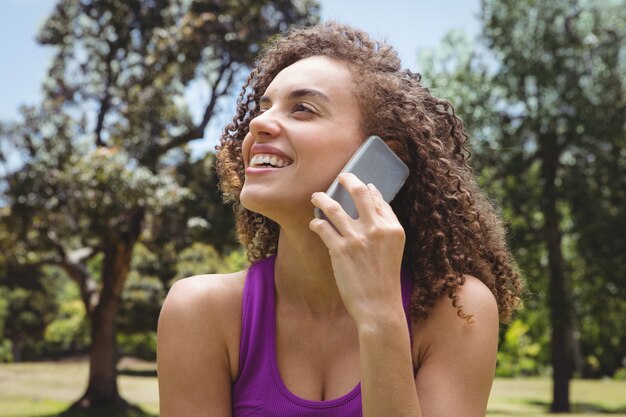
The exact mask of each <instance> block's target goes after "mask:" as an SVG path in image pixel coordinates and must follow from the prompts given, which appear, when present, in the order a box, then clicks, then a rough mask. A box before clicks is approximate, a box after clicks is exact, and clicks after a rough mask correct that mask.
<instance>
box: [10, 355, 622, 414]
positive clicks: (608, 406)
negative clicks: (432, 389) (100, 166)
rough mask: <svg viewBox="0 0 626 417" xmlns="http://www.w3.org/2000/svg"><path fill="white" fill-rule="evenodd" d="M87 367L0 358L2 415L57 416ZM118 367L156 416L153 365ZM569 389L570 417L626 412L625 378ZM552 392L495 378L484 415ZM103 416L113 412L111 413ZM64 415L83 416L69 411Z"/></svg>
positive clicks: (523, 409) (544, 399)
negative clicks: (10, 362) (14, 361)
mask: <svg viewBox="0 0 626 417" xmlns="http://www.w3.org/2000/svg"><path fill="white" fill-rule="evenodd" d="M87 368H88V364H87V362H86V361H85V360H80V361H63V362H40V363H19V364H0V417H56V416H59V415H60V414H61V413H62V412H63V411H64V410H65V409H66V408H67V407H68V405H69V404H70V403H71V402H72V401H73V400H75V399H77V398H78V397H79V396H80V395H81V394H82V392H83V389H84V388H85V384H86V381H87ZM120 369H121V371H122V374H121V376H120V377H119V379H118V383H119V388H120V391H121V394H122V396H123V397H124V398H126V399H127V400H128V401H130V402H131V403H133V404H136V405H139V406H140V407H141V408H142V409H143V410H144V414H143V415H137V416H136V417H156V416H157V414H158V408H159V405H158V395H157V382H156V378H155V376H154V370H155V365H154V364H153V363H146V362H141V361H135V360H133V361H129V360H123V361H122V362H121V363H120ZM571 393H572V405H573V409H574V413H572V414H569V415H568V417H569V416H572V417H574V416H576V417H578V416H588V417H589V416H606V415H607V414H608V415H612V416H623V417H626V381H603V380H600V381H585V380H576V381H574V382H573V383H572V386H571ZM550 396H551V382H550V380H549V379H547V378H517V379H496V381H495V382H494V386H493V389H492V393H491V398H490V401H489V407H488V411H487V415H488V416H489V417H531V416H533V417H534V416H547V415H548V414H547V412H546V410H547V408H548V406H549V401H550ZM104 416H106V417H115V416H113V415H111V414H110V413H104V414H102V417H104ZM59 417H61V416H59ZM63 417H66V415H64V416H63ZM67 417H82V416H79V415H74V414H68V415H67ZM90 417H100V416H95V415H93V414H91V415H90Z"/></svg>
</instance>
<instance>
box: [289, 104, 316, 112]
mask: <svg viewBox="0 0 626 417" xmlns="http://www.w3.org/2000/svg"><path fill="white" fill-rule="evenodd" d="M293 111H294V112H306V113H314V112H313V109H312V108H311V107H309V106H307V105H306V104H303V103H297V104H296V105H295V106H293Z"/></svg>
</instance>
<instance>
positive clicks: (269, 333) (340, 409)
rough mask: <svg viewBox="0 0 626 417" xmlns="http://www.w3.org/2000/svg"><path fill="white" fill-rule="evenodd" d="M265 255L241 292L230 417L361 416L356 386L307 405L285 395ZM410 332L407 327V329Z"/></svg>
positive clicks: (406, 287)
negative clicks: (239, 336) (239, 340)
mask: <svg viewBox="0 0 626 417" xmlns="http://www.w3.org/2000/svg"><path fill="white" fill-rule="evenodd" d="M275 259H276V256H275V255H273V256H270V257H268V258H266V259H263V260H261V261H259V262H256V263H255V264H253V265H252V266H251V267H250V269H249V270H248V275H247V277H246V283H245V285H244V290H243V300H242V316H241V345H240V349H239V376H238V377H237V380H236V381H235V382H234V384H233V388H232V403H233V414H232V415H233V417H244V416H247V417H286V416H289V417H292V416H293V417H309V416H310V417H314V416H315V417H324V416H328V417H331V416H332V417H357V416H362V410H361V384H358V385H357V386H356V387H354V388H353V389H352V390H351V391H350V392H348V393H347V394H345V395H342V396H341V397H339V398H335V399H332V400H329V401H311V400H306V399H304V398H300V397H298V396H297V395H295V394H293V393H291V392H290V391H289V389H288V388H287V387H286V386H285V384H284V383H283V380H282V379H281V377H280V373H279V371H278V364H277V361H276V346H275V342H276V328H275V325H276V304H275V299H274V261H275ZM411 289H412V285H411V279H410V276H409V274H406V273H403V274H402V303H403V304H404V311H405V313H406V314H407V324H408V323H409V314H408V308H409V300H410V296H411ZM409 329H410V326H409Z"/></svg>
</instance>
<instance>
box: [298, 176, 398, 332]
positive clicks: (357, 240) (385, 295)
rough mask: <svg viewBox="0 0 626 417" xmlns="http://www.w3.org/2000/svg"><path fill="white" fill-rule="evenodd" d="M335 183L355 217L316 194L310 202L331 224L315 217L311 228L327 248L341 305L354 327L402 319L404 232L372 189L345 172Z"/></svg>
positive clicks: (329, 199) (388, 208)
mask: <svg viewBox="0 0 626 417" xmlns="http://www.w3.org/2000/svg"><path fill="white" fill-rule="evenodd" d="M339 183H340V184H341V185H342V186H343V187H344V188H345V189H346V190H347V191H348V192H349V193H350V196H351V197H352V199H353V200H354V203H355V206H356V208H357V211H358V213H359V217H358V219H356V220H355V219H353V218H351V217H350V216H349V215H348V214H347V213H346V212H345V211H344V210H343V208H342V207H341V206H340V205H339V203H337V202H336V201H335V200H333V199H331V198H330V197H329V196H328V195H327V194H326V193H322V192H319V193H314V194H313V196H312V198H311V202H312V203H313V205H314V206H316V207H319V208H320V209H321V210H322V211H323V212H324V214H325V215H326V217H327V218H328V220H330V222H332V224H331V223H329V222H328V221H326V220H322V219H317V218H316V219H313V220H311V223H310V224H309V227H310V229H311V230H312V231H313V232H315V233H317V234H318V235H319V237H320V238H321V239H322V241H323V242H324V244H325V245H326V247H328V251H329V253H330V257H331V260H332V266H333V271H334V273H335V280H336V282H337V287H338V288H339V292H340V294H341V297H342V299H343V302H344V303H345V305H346V308H347V309H348V312H349V313H350V315H351V316H352V318H353V319H354V320H355V322H356V323H357V325H361V324H377V323H381V324H384V321H385V320H389V319H392V320H396V319H399V318H400V317H402V319H403V320H404V311H403V308H402V290H401V283H400V270H401V264H402V254H403V250H404V242H405V234H404V229H403V228H402V225H401V224H400V222H399V221H398V218H397V217H396V215H395V213H394V212H393V210H392V209H391V207H390V206H389V204H387V203H386V202H385V200H384V199H383V197H382V195H381V193H380V192H379V191H378V190H377V189H376V187H374V185H372V184H368V185H365V184H363V183H362V182H361V181H360V180H359V179H358V178H357V177H356V176H355V175H353V174H349V173H345V174H340V175H339ZM333 226H334V227H333ZM381 320H382V322H381Z"/></svg>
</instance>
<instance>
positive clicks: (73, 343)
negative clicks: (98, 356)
mask: <svg viewBox="0 0 626 417" xmlns="http://www.w3.org/2000/svg"><path fill="white" fill-rule="evenodd" d="M44 340H45V343H46V346H45V348H46V351H47V353H48V355H49V356H62V355H67V354H68V353H74V354H76V353H84V352H86V351H87V350H88V347H89V343H90V337H89V326H88V323H87V317H86V314H85V306H84V304H83V303H82V301H81V300H80V299H79V298H78V297H76V298H74V299H68V300H65V301H64V302H63V303H62V304H61V305H60V308H59V313H58V315H57V316H56V318H55V319H54V320H53V321H52V322H51V323H50V324H49V325H48V326H47V327H46V330H45V333H44Z"/></svg>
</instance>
